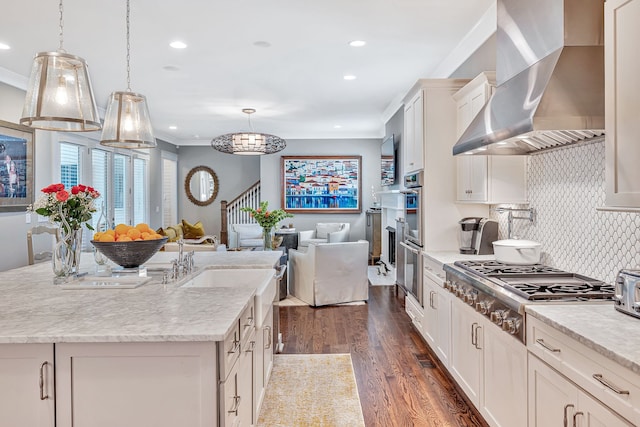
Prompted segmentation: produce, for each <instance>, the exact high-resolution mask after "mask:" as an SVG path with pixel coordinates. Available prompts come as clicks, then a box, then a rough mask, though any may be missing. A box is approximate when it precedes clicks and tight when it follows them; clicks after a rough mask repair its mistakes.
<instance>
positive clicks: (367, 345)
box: [280, 286, 487, 427]
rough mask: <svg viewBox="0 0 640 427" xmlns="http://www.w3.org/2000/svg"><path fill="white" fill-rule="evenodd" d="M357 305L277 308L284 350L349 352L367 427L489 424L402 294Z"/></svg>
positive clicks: (382, 291) (380, 289)
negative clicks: (414, 320) (440, 362)
mask: <svg viewBox="0 0 640 427" xmlns="http://www.w3.org/2000/svg"><path fill="white" fill-rule="evenodd" d="M369 290H370V292H369V302H368V304H366V305H359V306H340V307H319V308H312V307H281V309H280V329H281V332H282V333H283V337H284V341H285V346H284V351H283V353H350V354H351V358H352V361H353V367H354V371H355V375H356V381H357V383H358V392H359V394H360V402H361V404H362V410H363V414H364V420H365V424H366V425H367V427H371V426H385V427H387V426H425V427H426V426H486V425H487V424H486V423H485V422H484V420H482V418H481V417H480V415H478V414H477V412H476V410H475V408H472V407H470V406H469V405H468V404H467V403H466V402H465V400H464V399H463V398H462V397H461V394H460V393H459V392H458V391H457V390H456V388H455V386H454V384H453V383H452V382H451V381H450V379H449V378H448V377H447V375H446V374H444V373H443V372H442V371H441V370H440V368H439V367H437V365H436V363H434V359H433V357H434V356H433V355H432V354H431V353H430V350H429V349H428V347H427V346H426V344H425V343H424V341H423V340H422V338H421V337H420V335H419V334H418V332H417V331H416V330H415V329H414V328H413V327H412V326H411V322H410V320H409V317H408V316H407V314H406V313H405V311H404V296H403V295H402V292H399V295H398V296H396V293H395V289H394V287H393V286H371V287H370V288H369Z"/></svg>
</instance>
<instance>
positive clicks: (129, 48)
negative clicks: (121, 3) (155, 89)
mask: <svg viewBox="0 0 640 427" xmlns="http://www.w3.org/2000/svg"><path fill="white" fill-rule="evenodd" d="M130 14H131V7H130V0H127V92H131V66H130V64H129V63H130V62H131V54H130V51H131V43H130V38H131V36H130V32H129V27H130V22H129V15H130Z"/></svg>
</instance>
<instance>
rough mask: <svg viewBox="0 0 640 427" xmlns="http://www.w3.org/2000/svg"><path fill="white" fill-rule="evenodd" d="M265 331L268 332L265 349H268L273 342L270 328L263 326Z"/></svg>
mask: <svg viewBox="0 0 640 427" xmlns="http://www.w3.org/2000/svg"><path fill="white" fill-rule="evenodd" d="M265 329H266V330H267V331H269V339H267V346H266V347H265V348H266V349H269V348H271V342H273V337H272V336H271V326H265Z"/></svg>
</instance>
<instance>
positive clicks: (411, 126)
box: [403, 90, 424, 173]
mask: <svg viewBox="0 0 640 427" xmlns="http://www.w3.org/2000/svg"><path fill="white" fill-rule="evenodd" d="M423 116H424V95H423V93H422V90H419V91H418V93H416V94H415V95H414V96H413V97H412V98H411V99H410V100H409V101H408V102H405V104H404V135H405V137H404V142H403V144H404V147H403V152H404V156H403V164H404V173H408V172H415V171H417V170H420V169H423V168H424V160H423V158H424V120H423Z"/></svg>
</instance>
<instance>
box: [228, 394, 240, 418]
mask: <svg viewBox="0 0 640 427" xmlns="http://www.w3.org/2000/svg"><path fill="white" fill-rule="evenodd" d="M239 407H240V396H238V395H236V396H233V407H232V408H231V409H229V410H228V411H227V412H228V413H230V414H235V415H236V416H238V408H239Z"/></svg>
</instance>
